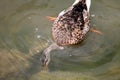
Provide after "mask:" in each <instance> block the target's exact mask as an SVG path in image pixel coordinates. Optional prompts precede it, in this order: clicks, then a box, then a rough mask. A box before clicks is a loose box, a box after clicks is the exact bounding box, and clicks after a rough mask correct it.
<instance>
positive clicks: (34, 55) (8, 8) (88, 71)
mask: <svg viewBox="0 0 120 80" xmlns="http://www.w3.org/2000/svg"><path fill="white" fill-rule="evenodd" d="M73 1H74V0H71V1H70V0H60V1H59V0H44V1H43V0H12V1H10V0H1V1H0V80H8V79H9V80H16V78H17V79H18V80H29V79H31V80H34V79H39V75H38V74H40V73H41V67H40V66H41V65H40V61H39V58H40V54H41V52H42V51H43V50H44V49H45V48H46V47H47V46H49V45H50V44H51V43H52V41H53V40H52V36H51V27H52V22H50V21H48V20H47V19H46V16H48V15H50V16H57V14H58V13H59V12H60V11H62V10H63V9H66V8H68V6H70V5H71V4H72V3H73ZM119 3H120V1H119V0H92V5H91V10H90V13H91V15H92V16H91V25H92V26H93V27H94V28H95V29H97V30H100V31H101V32H103V35H98V34H96V33H93V32H89V34H88V36H87V38H86V40H85V41H83V43H81V44H80V45H76V46H72V47H67V48H66V49H65V50H62V51H60V50H55V51H52V52H51V58H52V60H51V63H50V65H49V70H50V72H58V71H60V72H58V73H57V76H59V75H60V76H61V74H62V73H61V72H63V74H65V73H64V72H69V74H70V75H68V76H67V77H69V76H71V74H74V73H76V74H77V73H80V74H84V75H89V76H92V77H95V78H96V79H98V80H99V79H102V80H119V79H120V64H119V63H120V58H119V57H120V36H119V32H120V20H119V19H120V14H119V13H120V5H119ZM59 73H60V74H59ZM53 75H54V73H53ZM48 76H49V75H48ZM78 76H79V75H78ZM46 77H47V76H46ZM71 80H72V79H71Z"/></svg>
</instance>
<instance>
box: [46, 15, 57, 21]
mask: <svg viewBox="0 0 120 80" xmlns="http://www.w3.org/2000/svg"><path fill="white" fill-rule="evenodd" d="M46 18H47V19H48V20H50V21H54V20H55V19H56V17H51V16H46Z"/></svg>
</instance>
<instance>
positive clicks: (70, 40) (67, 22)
mask: <svg viewBox="0 0 120 80" xmlns="http://www.w3.org/2000/svg"><path fill="white" fill-rule="evenodd" d="M90 2H91V0H75V2H74V3H73V5H72V6H71V7H69V8H68V9H67V10H63V11H62V12H61V13H60V14H59V15H58V17H57V18H52V19H51V20H54V22H53V27H52V36H53V39H54V41H55V42H54V43H52V44H51V45H50V46H49V47H48V48H46V49H45V50H44V51H43V53H42V59H41V63H42V65H43V66H44V67H46V66H47V65H48V64H49V62H50V52H51V51H52V50H55V49H61V50H62V49H64V46H68V45H74V44H78V43H80V42H81V41H83V40H84V39H85V36H86V34H87V33H88V32H89V30H90V23H89V8H90ZM50 18H51V17H50Z"/></svg>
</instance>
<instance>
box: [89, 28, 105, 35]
mask: <svg viewBox="0 0 120 80" xmlns="http://www.w3.org/2000/svg"><path fill="white" fill-rule="evenodd" d="M90 31H92V32H94V33H97V34H100V35H102V34H103V33H102V32H101V31H99V30H96V29H94V28H91V29H90Z"/></svg>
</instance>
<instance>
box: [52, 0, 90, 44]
mask: <svg viewBox="0 0 120 80" xmlns="http://www.w3.org/2000/svg"><path fill="white" fill-rule="evenodd" d="M88 31H89V16H88V11H87V7H86V4H85V3H84V2H83V1H80V2H79V3H77V4H76V5H73V6H72V7H70V8H68V9H67V10H66V11H62V12H61V13H60V14H59V15H58V17H57V18H56V20H55V21H54V23H53V27H52V35H53V38H54V40H55V42H56V43H57V44H58V45H71V44H78V43H80V42H81V41H82V40H84V38H85V35H86V34H87V32H88Z"/></svg>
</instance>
